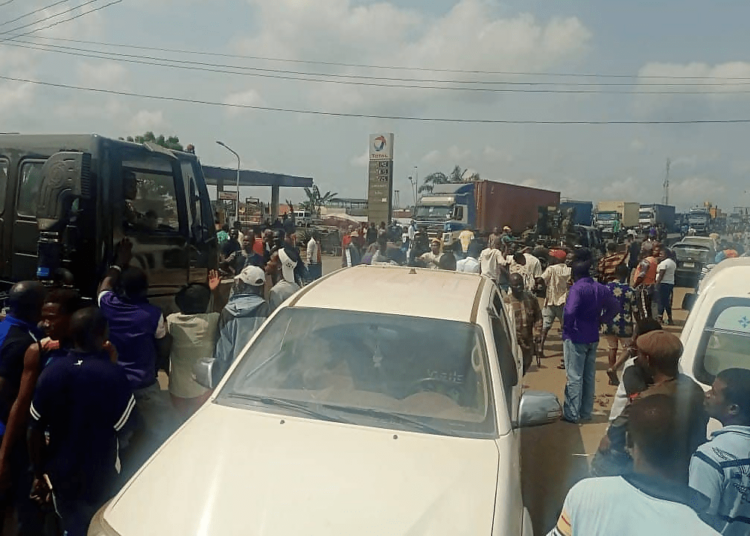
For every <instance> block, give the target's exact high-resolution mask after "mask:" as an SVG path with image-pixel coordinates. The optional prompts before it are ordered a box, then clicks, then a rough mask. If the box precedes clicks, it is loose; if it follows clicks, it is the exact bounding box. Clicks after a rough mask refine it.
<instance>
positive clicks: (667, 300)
mask: <svg viewBox="0 0 750 536" xmlns="http://www.w3.org/2000/svg"><path fill="white" fill-rule="evenodd" d="M658 288H659V318H660V319H661V318H663V316H664V311H666V312H667V318H668V319H669V320H672V291H673V290H674V285H671V284H669V283H659V287H658Z"/></svg>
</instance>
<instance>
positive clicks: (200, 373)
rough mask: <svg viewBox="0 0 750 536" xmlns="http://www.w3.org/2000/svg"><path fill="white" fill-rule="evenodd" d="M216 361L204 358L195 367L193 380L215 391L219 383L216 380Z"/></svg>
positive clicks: (211, 358)
mask: <svg viewBox="0 0 750 536" xmlns="http://www.w3.org/2000/svg"><path fill="white" fill-rule="evenodd" d="M215 368H216V359H214V358H213V357H202V358H201V359H199V360H198V361H197V362H196V363H195V365H193V379H194V380H195V381H196V383H198V385H201V386H203V387H205V388H206V389H213V388H214V387H216V384H217V383H218V382H217V381H215V379H214V369H215Z"/></svg>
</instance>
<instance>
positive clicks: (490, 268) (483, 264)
mask: <svg viewBox="0 0 750 536" xmlns="http://www.w3.org/2000/svg"><path fill="white" fill-rule="evenodd" d="M502 248H503V241H502V239H501V238H500V237H499V236H498V237H495V240H494V241H493V242H492V247H490V248H487V249H485V250H484V251H482V253H481V254H480V255H479V269H480V273H482V274H484V275H486V276H487V277H489V278H490V279H492V280H493V281H494V282H495V283H496V284H497V285H498V286H499V287H500V288H502V289H503V290H505V291H506V292H507V291H508V288H509V287H508V283H507V282H508V273H507V268H506V266H507V265H508V261H507V260H506V259H505V254H504V253H503V251H502Z"/></svg>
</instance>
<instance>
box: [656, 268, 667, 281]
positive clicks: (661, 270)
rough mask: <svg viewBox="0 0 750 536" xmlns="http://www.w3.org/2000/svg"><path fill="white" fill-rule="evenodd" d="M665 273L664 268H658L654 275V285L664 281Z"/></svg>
mask: <svg viewBox="0 0 750 536" xmlns="http://www.w3.org/2000/svg"><path fill="white" fill-rule="evenodd" d="M666 273H667V269H666V268H661V267H660V268H658V272H657V273H656V284H657V285H658V284H659V283H661V280H662V279H664V274H666Z"/></svg>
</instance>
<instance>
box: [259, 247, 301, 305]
mask: <svg viewBox="0 0 750 536" xmlns="http://www.w3.org/2000/svg"><path fill="white" fill-rule="evenodd" d="M299 262H300V260H299V257H298V256H297V252H296V251H295V250H293V249H291V248H289V247H286V248H283V249H279V250H278V251H276V252H274V254H273V255H271V260H270V261H269V262H268V264H267V265H266V274H268V275H270V276H271V279H272V281H273V287H272V288H271V292H270V294H269V295H268V305H269V307H270V312H271V313H272V312H273V311H275V310H276V308H277V307H278V306H279V305H281V304H282V303H284V302H285V301H286V299H287V298H289V297H290V296H291V295H292V294H294V293H295V292H297V291H298V290H299V285H297V283H295V282H294V269H295V268H296V267H297V264H298V263H299Z"/></svg>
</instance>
